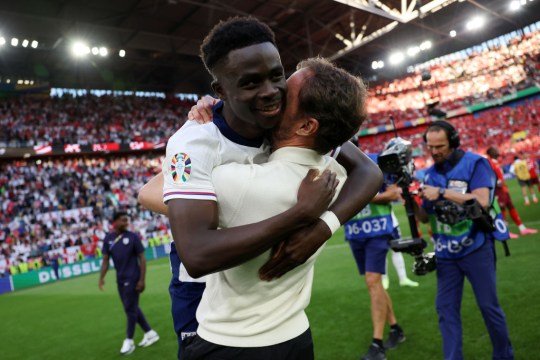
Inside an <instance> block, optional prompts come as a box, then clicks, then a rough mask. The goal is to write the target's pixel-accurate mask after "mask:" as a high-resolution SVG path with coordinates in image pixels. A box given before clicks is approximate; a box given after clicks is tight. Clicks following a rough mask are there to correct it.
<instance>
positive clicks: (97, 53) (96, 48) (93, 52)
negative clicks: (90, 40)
mask: <svg viewBox="0 0 540 360" xmlns="http://www.w3.org/2000/svg"><path fill="white" fill-rule="evenodd" d="M92 55H99V48H98V47H97V46H94V47H93V48H92Z"/></svg>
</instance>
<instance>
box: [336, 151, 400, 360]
mask: <svg viewBox="0 0 540 360" xmlns="http://www.w3.org/2000/svg"><path fill="white" fill-rule="evenodd" d="M370 157H371V158H372V159H373V160H374V161H376V158H375V159H374V157H373V156H372V155H370ZM399 199H401V189H400V188H399V187H398V186H397V185H389V186H383V188H382V189H381V191H380V192H379V193H378V194H377V195H375V197H374V198H373V199H372V200H371V202H370V203H369V204H368V205H367V206H366V207H365V208H364V209H363V210H362V211H361V212H360V213H358V214H357V215H355V216H354V217H353V218H352V219H351V220H349V221H347V222H346V223H345V240H347V241H348V242H349V246H350V248H351V251H352V254H353V256H354V259H355V261H356V265H357V267H358V271H359V272H360V275H365V277H366V285H367V288H368V291H369V297H370V299H371V321H372V324H373V340H372V342H371V344H370V346H369V349H368V352H367V353H366V354H365V355H364V356H363V357H362V360H385V359H386V354H385V350H390V349H394V348H395V347H397V346H398V345H399V343H401V342H403V341H405V334H404V332H403V329H402V328H401V327H400V326H399V325H398V323H397V320H396V316H395V314H394V309H393V307H392V299H391V298H390V295H389V294H388V292H387V291H386V290H385V289H384V287H383V284H382V274H384V273H385V272H386V270H385V268H386V255H387V253H388V249H389V241H390V240H391V239H394V238H399V235H397V232H398V230H397V228H395V227H394V223H393V219H392V218H393V216H392V205H391V202H392V201H396V200H399ZM387 322H388V325H389V326H390V333H389V337H388V340H387V341H385V342H384V344H383V333H384V327H385V324H386V323H387Z"/></svg>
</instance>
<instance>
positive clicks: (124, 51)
mask: <svg viewBox="0 0 540 360" xmlns="http://www.w3.org/2000/svg"><path fill="white" fill-rule="evenodd" d="M118 56H120V57H124V56H126V50H120V51H119V52H118Z"/></svg>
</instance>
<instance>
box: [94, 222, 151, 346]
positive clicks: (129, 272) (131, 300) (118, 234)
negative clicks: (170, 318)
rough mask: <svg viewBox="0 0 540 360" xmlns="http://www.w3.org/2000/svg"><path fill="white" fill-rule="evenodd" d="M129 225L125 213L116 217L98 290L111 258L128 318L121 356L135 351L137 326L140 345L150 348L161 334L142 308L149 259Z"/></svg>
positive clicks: (104, 248)
mask: <svg viewBox="0 0 540 360" xmlns="http://www.w3.org/2000/svg"><path fill="white" fill-rule="evenodd" d="M128 224H129V218H128V214H127V213H126V212H117V213H115V214H114V217H113V227H114V231H113V232H110V233H108V234H107V235H106V236H105V239H104V241H103V261H102V262H101V271H100V276H99V289H100V290H102V291H103V290H104V286H105V275H106V274H107V270H108V269H109V258H112V261H113V263H114V267H115V268H116V282H117V286H118V293H119V294H120V299H121V300H122V305H123V306H124V311H125V312H126V316H127V337H126V339H125V340H124V342H123V344H122V348H121V349H120V353H121V354H122V355H129V354H131V353H132V352H133V351H134V350H135V344H134V342H133V335H134V334H135V325H137V324H139V326H140V327H141V328H142V329H143V330H144V337H143V339H142V341H141V342H139V346H142V347H147V346H150V345H152V344H154V343H155V342H156V341H158V340H159V335H158V334H157V333H156V332H155V331H154V330H152V328H151V327H150V325H149V324H148V322H147V321H146V318H145V317H144V314H143V312H142V310H141V309H140V308H139V295H140V293H142V292H143V291H144V289H145V287H146V285H145V276H146V260H145V258H144V247H143V245H142V242H141V239H140V238H139V236H138V235H137V234H135V233H132V232H131V231H128V230H127V228H128Z"/></svg>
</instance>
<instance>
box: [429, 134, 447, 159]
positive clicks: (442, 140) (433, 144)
mask: <svg viewBox="0 0 540 360" xmlns="http://www.w3.org/2000/svg"><path fill="white" fill-rule="evenodd" d="M426 143H427V145H426V146H427V148H428V150H429V153H430V154H431V157H433V161H435V163H442V162H443V161H444V160H446V159H448V157H449V156H450V154H451V153H452V151H453V149H451V148H450V143H449V142H448V137H447V136H446V133H445V132H444V130H430V131H428V132H427V134H426Z"/></svg>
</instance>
